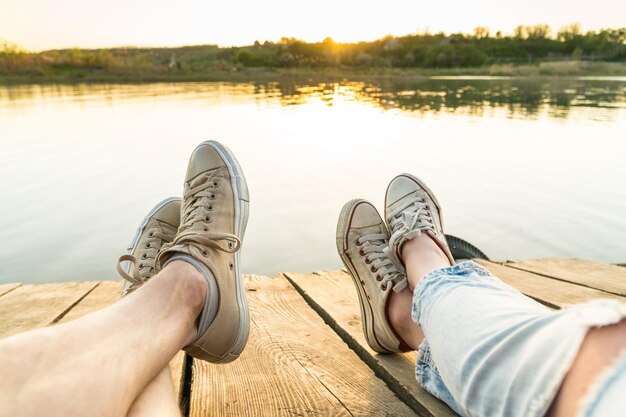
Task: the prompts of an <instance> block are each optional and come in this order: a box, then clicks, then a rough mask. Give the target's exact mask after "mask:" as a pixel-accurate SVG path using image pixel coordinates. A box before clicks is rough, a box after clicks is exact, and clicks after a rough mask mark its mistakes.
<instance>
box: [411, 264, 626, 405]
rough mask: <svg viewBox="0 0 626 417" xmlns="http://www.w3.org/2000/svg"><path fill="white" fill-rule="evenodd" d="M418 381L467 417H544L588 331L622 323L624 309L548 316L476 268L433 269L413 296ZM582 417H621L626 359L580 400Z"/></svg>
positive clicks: (591, 308) (584, 308) (600, 304)
mask: <svg viewBox="0 0 626 417" xmlns="http://www.w3.org/2000/svg"><path fill="white" fill-rule="evenodd" d="M412 316H413V320H415V322H416V323H417V324H418V325H419V326H420V327H421V328H422V330H423V331H424V334H425V335H426V339H425V340H424V342H422V344H421V345H420V347H419V351H418V355H417V365H416V378H417V380H418V382H419V383H420V384H421V385H422V386H423V387H424V389H426V390H427V391H428V392H430V393H431V394H433V395H435V396H436V397H438V398H439V399H441V400H442V401H444V402H445V403H446V404H448V405H449V406H450V408H452V409H453V410H454V411H456V412H457V413H458V414H460V415H463V416H468V417H470V416H471V417H475V416H481V417H492V416H503V417H541V416H543V415H545V414H546V412H547V411H548V408H549V407H550V405H551V403H552V401H553V400H554V397H555V396H556V394H557V391H558V389H559V387H560V385H561V383H562V381H563V378H564V377H565V374H566V373H567V371H568V370H569V368H570V367H571V364H572V362H573V360H574V358H575V357H576V354H577V352H578V350H579V347H580V344H581V343H582V341H583V339H584V337H585V335H586V334H587V331H588V330H589V329H590V328H591V327H595V326H606V325H609V324H613V323H617V322H619V321H620V320H621V319H622V318H623V317H626V304H622V303H619V302H617V301H615V300H608V299H603V300H594V301H592V302H588V303H585V304H580V305H577V306H575V307H572V308H567V309H563V310H559V311H552V310H550V309H549V308H547V307H546V306H544V305H542V304H539V303H537V302H536V301H534V300H532V299H530V298H528V297H526V296H524V295H522V294H521V293H520V292H519V291H517V290H516V289H514V288H512V287H510V286H508V285H506V284H504V283H503V282H502V281H500V280H499V279H497V278H496V277H494V276H492V275H491V274H490V273H489V272H488V271H487V270H486V269H484V268H482V267H480V266H479V265H478V264H476V263H474V262H463V263H460V264H458V265H455V266H452V267H448V268H442V269H438V270H435V271H433V272H431V273H430V274H428V275H427V276H426V277H424V278H423V279H422V280H421V281H420V283H419V285H418V286H417V288H415V292H414V294H413V310H412ZM580 415H581V416H584V417H591V416H594V417H600V416H602V417H610V416H620V417H623V416H626V355H623V356H622V357H621V358H620V360H619V361H618V362H617V363H616V365H615V366H614V367H612V369H611V370H610V371H609V372H607V373H606V375H604V376H602V378H600V380H599V381H597V383H596V384H595V386H594V388H592V389H591V392H590V393H589V395H588V396H587V398H586V399H585V401H584V405H583V408H582V412H581V414H580Z"/></svg>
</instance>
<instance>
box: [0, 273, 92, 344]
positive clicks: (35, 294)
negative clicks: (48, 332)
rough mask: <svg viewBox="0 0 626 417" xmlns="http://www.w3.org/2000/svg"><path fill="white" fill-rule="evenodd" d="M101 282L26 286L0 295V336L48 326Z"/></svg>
mask: <svg viewBox="0 0 626 417" xmlns="http://www.w3.org/2000/svg"><path fill="white" fill-rule="evenodd" d="M97 285H98V281H91V282H68V283H63V284H38V285H23V286H21V287H19V288H16V289H14V290H13V291H11V292H9V293H8V294H6V295H4V296H3V297H0V337H6V336H10V335H12V334H16V333H20V332H23V331H26V330H30V329H34V328H37V327H43V326H47V325H49V324H51V323H54V322H55V321H56V320H58V319H59V318H61V317H63V315H65V313H67V311H68V310H70V309H71V308H72V307H73V306H74V305H76V304H77V303H78V302H79V301H80V300H81V299H82V298H83V297H85V296H86V295H87V294H88V293H89V292H90V291H91V290H93V289H94V288H95V287H96V286H97Z"/></svg>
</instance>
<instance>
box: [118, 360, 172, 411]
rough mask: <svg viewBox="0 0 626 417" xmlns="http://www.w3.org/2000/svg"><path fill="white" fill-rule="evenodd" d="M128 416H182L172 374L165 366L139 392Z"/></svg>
mask: <svg viewBox="0 0 626 417" xmlns="http://www.w3.org/2000/svg"><path fill="white" fill-rule="evenodd" d="M127 416H128V417H180V409H179V408H178V401H177V399H176V397H175V396H174V386H173V384H172V374H171V373H170V369H169V367H165V368H163V369H162V370H161V372H159V374H158V375H157V376H156V377H155V378H154V379H153V380H152V381H151V382H150V383H149V384H148V386H147V387H146V388H145V389H144V390H143V391H142V392H141V394H139V397H137V399H136V400H135V402H134V403H133V405H132V406H131V407H130V410H129V411H128V414H127Z"/></svg>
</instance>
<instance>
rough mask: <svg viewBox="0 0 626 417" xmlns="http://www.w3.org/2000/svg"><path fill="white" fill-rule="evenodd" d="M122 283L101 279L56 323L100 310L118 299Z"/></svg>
mask: <svg viewBox="0 0 626 417" xmlns="http://www.w3.org/2000/svg"><path fill="white" fill-rule="evenodd" d="M121 288H122V284H121V283H120V282H119V281H102V282H100V283H99V284H98V286H97V287H96V288H94V289H93V291H91V292H90V293H89V294H87V296H86V297H85V298H83V299H82V300H80V302H79V303H78V304H76V305H75V306H74V307H73V308H72V309H71V310H69V311H68V312H67V313H66V314H65V315H64V316H63V317H62V318H61V319H60V320H58V321H57V322H58V323H65V322H68V321H71V320H75V319H77V318H79V317H82V316H84V315H85V314H88V313H92V312H94V311H96V310H100V309H101V308H104V307H106V306H108V305H111V304H113V303H114V302H116V301H117V300H119V299H120V293H121Z"/></svg>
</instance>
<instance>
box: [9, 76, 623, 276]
mask: <svg viewBox="0 0 626 417" xmlns="http://www.w3.org/2000/svg"><path fill="white" fill-rule="evenodd" d="M625 88H626V79H610V80H606V79H603V80H595V79H594V80H590V79H570V80H562V79H537V80H519V79H454V78H452V79H450V78H446V79H430V80H422V81H407V80H368V81H365V80H360V81H338V80H330V81H328V80H321V81H320V80H304V81H298V80H291V81H281V82H265V83H258V82H249V83H238V84H233V83H175V84H167V83H160V84H116V85H107V84H100V85H86V84H76V85H29V86H4V87H0V178H1V179H2V180H0V195H2V198H3V199H2V204H0V242H4V243H5V244H3V245H0V283H2V282H9V281H22V282H45V281H70V280H84V279H101V278H107V279H110V278H115V277H116V274H115V270H114V264H115V260H116V259H117V257H118V256H119V254H120V253H121V251H122V250H123V248H124V247H125V245H126V243H127V239H128V238H129V237H130V236H132V234H133V233H134V228H135V226H136V224H137V222H138V221H139V220H140V219H142V218H143V216H144V215H145V212H146V211H147V210H148V209H149V208H150V207H152V206H153V205H154V204H155V203H156V202H157V201H160V200H161V199H163V198H164V197H167V196H171V195H180V191H181V186H180V185H181V182H182V174H183V173H184V172H185V169H186V163H187V159H188V157H189V154H190V152H191V151H192V150H193V148H194V147H195V146H196V145H197V143H198V142H200V141H202V140H205V139H219V140H221V141H223V142H224V143H225V144H227V145H228V146H229V147H230V148H231V149H233V151H234V152H235V153H236V155H237V158H238V159H239V161H240V162H241V164H242V166H243V167H244V170H245V172H246V176H247V178H248V183H249V185H250V190H251V198H252V201H251V216H250V223H249V225H248V229H247V233H246V240H245V244H244V255H243V262H242V269H243V271H244V272H246V273H259V274H264V275H270V276H271V275H274V274H276V273H278V272H281V271H314V270H320V269H336V268H339V267H340V266H341V264H340V261H339V258H338V256H337V254H336V249H335V243H334V242H335V225H336V221H337V215H338V212H339V210H340V208H341V206H342V205H343V204H344V203H345V201H347V200H349V199H351V198H356V197H359V198H366V199H368V200H370V201H372V202H373V203H374V204H376V205H377V206H378V207H379V208H380V207H381V206H380V205H381V203H382V197H383V194H384V190H385V188H386V186H387V182H388V181H389V180H390V179H391V178H393V176H395V175H397V174H398V173H400V172H412V173H414V174H416V175H419V176H420V177H422V178H423V179H424V180H426V181H427V182H428V183H429V185H431V187H432V188H433V189H434V190H436V192H437V194H438V196H439V199H440V201H442V203H443V204H444V205H445V207H446V209H445V210H446V231H447V232H448V233H450V234H453V235H457V236H460V237H463V238H465V239H467V240H469V241H470V242H472V243H473V244H475V245H476V246H477V247H479V248H480V249H482V250H483V251H484V252H485V253H487V254H488V255H489V256H490V257H492V258H493V259H516V258H517V259H519V258H522V259H523V258H538V257H579V258H587V259H595V260H599V261H604V262H624V253H626V252H625V251H624V236H626V217H624V215H623V213H624V212H626V175H625V172H624V163H623V155H624V154H626V141H624V131H625V129H626V103H625V97H624V92H625ZM590 196H591V197H592V198H591V197H590ZM590 198H591V199H592V200H593V201H590ZM33 254H36V256H35V257H33V256H34V255H33Z"/></svg>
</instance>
